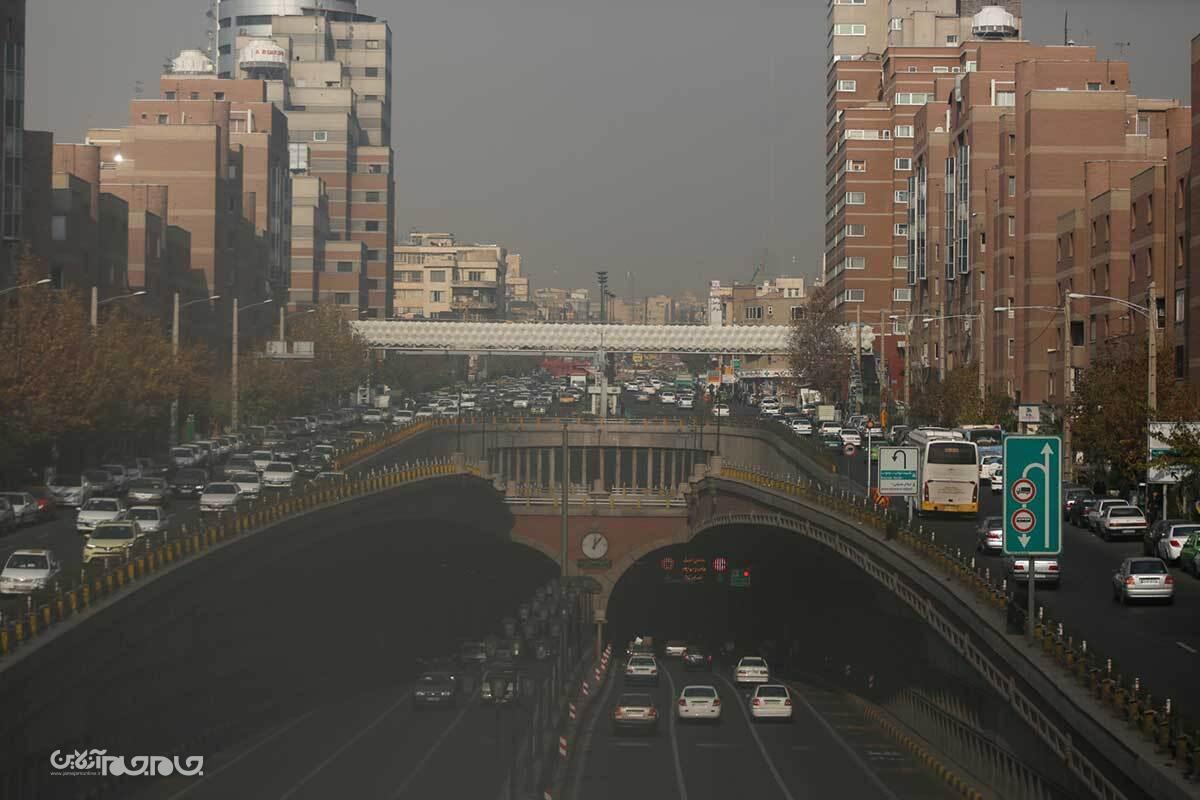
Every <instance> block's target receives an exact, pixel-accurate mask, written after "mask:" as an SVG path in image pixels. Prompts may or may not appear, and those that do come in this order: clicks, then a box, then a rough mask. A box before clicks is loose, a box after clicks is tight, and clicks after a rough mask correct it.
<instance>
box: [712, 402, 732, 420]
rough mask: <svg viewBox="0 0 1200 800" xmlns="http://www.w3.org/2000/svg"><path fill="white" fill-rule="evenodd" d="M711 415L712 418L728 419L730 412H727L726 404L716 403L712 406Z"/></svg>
mask: <svg viewBox="0 0 1200 800" xmlns="http://www.w3.org/2000/svg"><path fill="white" fill-rule="evenodd" d="M712 413H713V416H714V417H728V416H729V415H730V414H731V413H732V412H731V411H730V410H729V406H728V405H727V404H725V403H717V404H716V405H715V406H713V410H712Z"/></svg>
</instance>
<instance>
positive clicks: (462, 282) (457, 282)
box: [450, 278, 499, 290]
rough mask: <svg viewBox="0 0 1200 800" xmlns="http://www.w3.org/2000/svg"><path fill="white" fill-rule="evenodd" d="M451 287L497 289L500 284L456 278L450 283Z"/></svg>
mask: <svg viewBox="0 0 1200 800" xmlns="http://www.w3.org/2000/svg"><path fill="white" fill-rule="evenodd" d="M450 285H451V286H453V287H454V288H455V289H493V290H494V289H497V288H499V284H498V283H497V282H496V281H471V280H466V279H459V278H455V279H454V280H453V281H451V282H450Z"/></svg>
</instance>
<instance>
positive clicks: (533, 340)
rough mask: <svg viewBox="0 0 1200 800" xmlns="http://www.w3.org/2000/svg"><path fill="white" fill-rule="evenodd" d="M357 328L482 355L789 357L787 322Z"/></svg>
mask: <svg viewBox="0 0 1200 800" xmlns="http://www.w3.org/2000/svg"><path fill="white" fill-rule="evenodd" d="M351 325H352V326H353V328H354V330H355V331H356V332H357V333H359V334H360V335H361V336H362V337H363V339H365V340H366V342H367V346H368V347H370V348H372V349H374V350H394V351H397V352H402V353H443V354H454V355H464V354H465V355H481V354H485V353H528V354H537V355H566V356H570V355H589V356H590V355H593V354H595V353H597V352H599V351H601V350H604V351H606V352H610V353H674V354H680V355H683V354H688V353H729V354H738V355H786V354H787V352H788V340H789V338H790V335H791V327H790V326H788V325H761V326H737V325H735V326H731V327H709V326H707V325H596V324H579V325H574V324H564V323H538V322H404V321H391V320H389V321H377V320H363V321H358V322H352V323H351Z"/></svg>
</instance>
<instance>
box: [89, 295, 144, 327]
mask: <svg viewBox="0 0 1200 800" xmlns="http://www.w3.org/2000/svg"><path fill="white" fill-rule="evenodd" d="M145 293H146V290H145V289H142V290H140V291H137V292H131V293H130V294H120V295H117V296H116V297H110V298H108V299H107V300H101V299H100V287H99V286H93V287H92V330H93V331H94V330H96V328H97V326H99V324H100V306H103V305H107V304H109V303H115V302H116V301H118V300H128V299H129V298H131V297H141V296H142V295H144V294H145Z"/></svg>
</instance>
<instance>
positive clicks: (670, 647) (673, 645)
mask: <svg viewBox="0 0 1200 800" xmlns="http://www.w3.org/2000/svg"><path fill="white" fill-rule="evenodd" d="M686 652H687V642H685V641H683V640H682V639H671V640H670V641H668V642H667V645H666V647H664V648H663V655H665V656H667V657H668V658H683V654H684V653H686Z"/></svg>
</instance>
